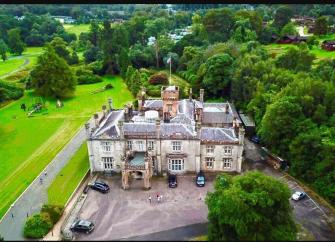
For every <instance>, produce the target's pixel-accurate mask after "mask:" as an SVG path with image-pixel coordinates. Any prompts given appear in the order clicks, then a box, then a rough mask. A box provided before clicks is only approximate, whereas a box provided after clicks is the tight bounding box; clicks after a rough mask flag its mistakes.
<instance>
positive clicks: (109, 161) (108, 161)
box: [101, 157, 114, 170]
mask: <svg viewBox="0 0 335 242" xmlns="http://www.w3.org/2000/svg"><path fill="white" fill-rule="evenodd" d="M101 159H102V163H103V166H104V169H105V170H112V169H113V161H114V159H113V157H102V158H101Z"/></svg>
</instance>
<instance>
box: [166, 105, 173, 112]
mask: <svg viewBox="0 0 335 242" xmlns="http://www.w3.org/2000/svg"><path fill="white" fill-rule="evenodd" d="M167 109H168V112H172V104H168V105H167Z"/></svg>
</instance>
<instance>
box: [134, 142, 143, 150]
mask: <svg viewBox="0 0 335 242" xmlns="http://www.w3.org/2000/svg"><path fill="white" fill-rule="evenodd" d="M136 145H137V150H139V151H144V144H143V140H137V141H136Z"/></svg>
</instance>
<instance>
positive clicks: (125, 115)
mask: <svg viewBox="0 0 335 242" xmlns="http://www.w3.org/2000/svg"><path fill="white" fill-rule="evenodd" d="M124 121H125V122H126V123H127V122H129V109H128V105H125V107H124Z"/></svg>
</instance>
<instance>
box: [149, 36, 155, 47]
mask: <svg viewBox="0 0 335 242" xmlns="http://www.w3.org/2000/svg"><path fill="white" fill-rule="evenodd" d="M155 42H156V38H155V37H154V36H150V37H149V38H148V45H149V46H150V45H154V44H155Z"/></svg>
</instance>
